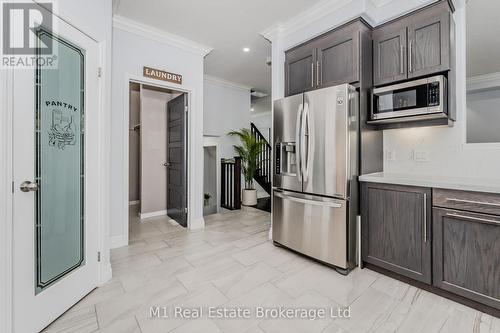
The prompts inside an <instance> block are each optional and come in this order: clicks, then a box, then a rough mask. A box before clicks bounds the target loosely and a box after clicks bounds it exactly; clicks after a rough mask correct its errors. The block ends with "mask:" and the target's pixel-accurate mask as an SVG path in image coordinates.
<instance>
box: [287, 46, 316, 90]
mask: <svg viewBox="0 0 500 333" xmlns="http://www.w3.org/2000/svg"><path fill="white" fill-rule="evenodd" d="M315 63H316V49H315V48H314V45H313V44H312V43H308V44H304V45H302V46H300V47H298V48H295V49H293V50H291V51H288V52H287V53H286V54H285V96H291V95H295V94H299V93H303V92H305V91H309V90H312V89H314V88H315V87H316V84H315V80H316V75H315V68H316V67H315V66H316V64H315Z"/></svg>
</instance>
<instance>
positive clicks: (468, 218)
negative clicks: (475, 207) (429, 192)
mask: <svg viewBox="0 0 500 333" xmlns="http://www.w3.org/2000/svg"><path fill="white" fill-rule="evenodd" d="M446 215H447V216H451V217H456V218H459V219H466V220H472V221H479V222H487V223H493V224H498V225H500V221H495V220H490V219H483V218H480V217H474V216H465V215H460V214H451V213H446Z"/></svg>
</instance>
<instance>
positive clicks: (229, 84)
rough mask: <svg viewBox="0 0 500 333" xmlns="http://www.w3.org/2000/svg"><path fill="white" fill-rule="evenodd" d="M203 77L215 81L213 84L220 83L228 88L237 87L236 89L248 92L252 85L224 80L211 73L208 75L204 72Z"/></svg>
mask: <svg viewBox="0 0 500 333" xmlns="http://www.w3.org/2000/svg"><path fill="white" fill-rule="evenodd" d="M203 79H204V80H205V81H208V82H211V83H215V84H220V85H223V86H226V87H230V88H237V89H241V90H245V91H248V92H250V90H252V87H250V86H246V85H244V84H241V83H236V82H233V81H229V80H226V79H223V78H220V77H216V76H212V75H208V74H205V75H204V76H203Z"/></svg>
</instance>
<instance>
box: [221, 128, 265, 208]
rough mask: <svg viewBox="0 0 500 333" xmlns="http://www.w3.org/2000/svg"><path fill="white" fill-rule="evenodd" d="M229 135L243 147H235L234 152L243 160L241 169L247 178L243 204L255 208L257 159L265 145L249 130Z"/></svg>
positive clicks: (233, 132) (243, 129) (245, 129)
mask: <svg viewBox="0 0 500 333" xmlns="http://www.w3.org/2000/svg"><path fill="white" fill-rule="evenodd" d="M228 135H230V136H236V137H238V138H239V139H240V141H241V145H234V150H235V151H236V153H237V154H238V155H239V157H240V158H241V168H242V171H243V177H244V178H245V189H244V190H243V193H242V199H241V203H242V204H243V205H245V206H255V205H256V204H257V190H256V189H255V188H254V187H253V179H254V177H255V175H256V173H257V158H258V156H259V154H260V153H261V152H262V149H263V147H264V145H265V143H264V142H261V141H258V140H257V139H256V138H255V137H254V136H253V135H252V132H251V131H250V130H249V129H248V128H242V129H241V130H239V131H231V132H229V133H228Z"/></svg>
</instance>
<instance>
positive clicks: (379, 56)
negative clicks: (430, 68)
mask: <svg viewBox="0 0 500 333" xmlns="http://www.w3.org/2000/svg"><path fill="white" fill-rule="evenodd" d="M373 48H374V50H373V65H374V66H373V72H374V73H373V80H374V82H375V85H381V84H385V83H390V82H396V81H401V80H404V79H406V78H407V77H408V60H407V49H406V27H404V28H401V26H400V24H396V25H394V26H391V27H389V26H388V27H386V28H385V29H378V30H375V31H374V32H373Z"/></svg>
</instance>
